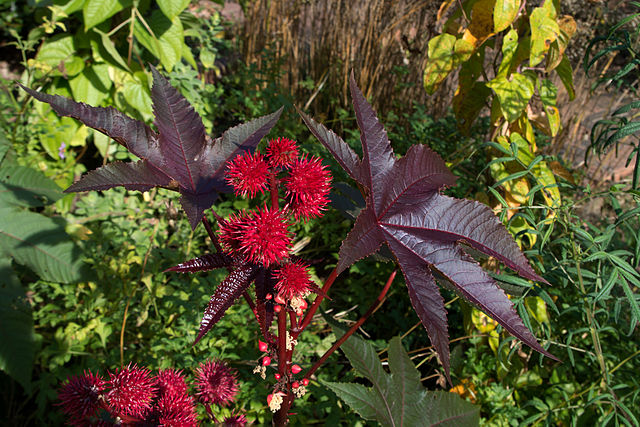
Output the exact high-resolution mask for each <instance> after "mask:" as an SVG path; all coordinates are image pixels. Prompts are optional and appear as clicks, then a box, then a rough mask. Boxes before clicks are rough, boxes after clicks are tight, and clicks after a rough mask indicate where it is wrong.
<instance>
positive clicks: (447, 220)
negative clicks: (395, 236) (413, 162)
mask: <svg viewBox="0 0 640 427" xmlns="http://www.w3.org/2000/svg"><path fill="white" fill-rule="evenodd" d="M379 224H380V225H381V226H384V227H392V228H394V229H402V230H403V231H405V232H407V233H410V234H411V235H413V236H414V237H415V238H416V239H422V240H427V241H429V240H439V241H447V242H455V241H460V240H464V241H465V242H467V243H468V244H469V245H471V246H472V247H474V248H475V249H477V250H479V251H481V252H484V253H485V254H487V255H491V256H493V257H495V258H497V259H498V260H500V261H501V262H503V263H504V264H505V265H506V266H508V267H509V268H511V269H513V270H514V271H516V272H518V273H519V274H520V275H521V276H522V277H526V278H527V279H531V280H536V281H539V282H543V283H547V281H546V280H544V279H543V278H542V277H540V276H539V275H538V274H536V273H535V271H533V269H532V268H531V266H530V265H529V262H528V261H527V259H526V258H525V256H524V255H523V254H522V252H520V248H518V245H517V244H516V242H515V240H514V239H513V237H512V236H511V234H510V233H509V232H508V231H507V229H506V228H504V226H503V225H502V223H501V222H500V220H499V219H498V217H496V216H495V214H494V213H493V212H492V211H491V209H490V208H489V207H488V206H486V205H484V204H482V203H480V202H476V201H472V200H464V199H454V198H452V197H447V196H443V195H441V194H439V193H438V192H435V191H434V192H432V193H431V194H429V195H427V196H424V197H422V199H421V200H419V199H416V198H414V197H413V196H412V195H407V193H405V196H403V197H400V198H399V199H398V200H397V201H396V203H394V204H393V205H391V206H390V207H389V208H388V209H387V211H386V215H385V217H384V218H382V219H381V220H380V221H379Z"/></svg>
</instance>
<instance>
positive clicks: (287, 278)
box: [273, 261, 311, 304]
mask: <svg viewBox="0 0 640 427" xmlns="http://www.w3.org/2000/svg"><path fill="white" fill-rule="evenodd" d="M273 277H274V278H275V279H276V280H277V282H276V285H275V289H276V291H277V292H278V296H277V297H276V301H278V297H280V299H284V300H286V301H290V300H291V298H293V297H304V296H305V295H306V294H307V293H308V292H309V287H310V286H311V277H310V275H309V270H308V267H307V266H306V265H305V264H304V263H302V262H300V261H296V262H289V263H286V264H283V265H282V266H280V268H279V269H277V270H274V271H273ZM283 303H284V302H282V303H281V304H283Z"/></svg>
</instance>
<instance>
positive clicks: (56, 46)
mask: <svg viewBox="0 0 640 427" xmlns="http://www.w3.org/2000/svg"><path fill="white" fill-rule="evenodd" d="M77 49H78V48H77V46H76V40H75V38H74V37H73V36H71V35H60V36H57V35H56V36H53V37H51V38H50V39H48V40H47V41H46V42H45V43H44V44H43V45H42V47H41V48H40V51H39V52H38V55H37V56H36V58H35V63H34V65H35V66H36V67H37V68H40V69H42V70H43V71H44V72H46V73H51V75H53V76H61V75H63V74H64V75H66V76H69V77H71V76H75V75H76V74H78V73H80V72H81V71H82V70H83V69H84V65H85V64H84V60H83V58H82V57H81V56H79V55H78V54H77Z"/></svg>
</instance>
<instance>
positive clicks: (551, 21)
mask: <svg viewBox="0 0 640 427" xmlns="http://www.w3.org/2000/svg"><path fill="white" fill-rule="evenodd" d="M555 16H556V10H555V7H554V6H553V2H551V1H545V2H544V5H543V6H542V7H537V8H535V9H533V12H531V16H530V18H529V23H530V25H531V52H530V53H529V65H530V66H531V67H535V66H536V65H538V64H539V63H540V62H541V61H542V58H543V57H544V54H545V53H547V51H548V50H549V48H550V47H551V43H553V42H554V41H555V40H556V38H557V37H558V34H559V33H560V26H559V25H558V23H557V22H556V19H555Z"/></svg>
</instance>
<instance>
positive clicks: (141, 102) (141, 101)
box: [120, 72, 153, 120]
mask: <svg viewBox="0 0 640 427" xmlns="http://www.w3.org/2000/svg"><path fill="white" fill-rule="evenodd" d="M120 93H121V94H122V95H123V96H124V98H125V100H126V101H127V103H128V104H129V105H130V106H132V107H133V108H134V109H135V110H137V111H138V113H140V114H141V115H142V117H143V118H144V119H145V120H149V119H150V118H152V117H153V109H152V106H151V105H152V102H151V92H150V90H149V86H148V84H147V82H146V76H145V75H144V73H141V72H137V73H135V74H134V75H133V76H127V78H126V80H125V81H124V84H123V85H122V91H120Z"/></svg>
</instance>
